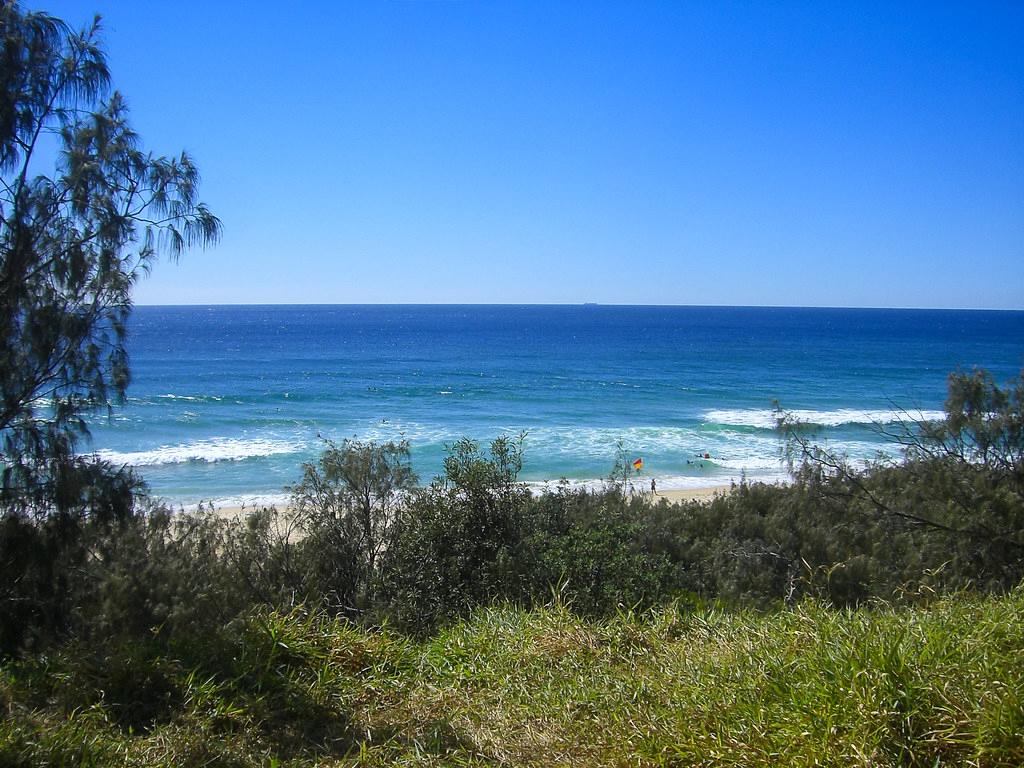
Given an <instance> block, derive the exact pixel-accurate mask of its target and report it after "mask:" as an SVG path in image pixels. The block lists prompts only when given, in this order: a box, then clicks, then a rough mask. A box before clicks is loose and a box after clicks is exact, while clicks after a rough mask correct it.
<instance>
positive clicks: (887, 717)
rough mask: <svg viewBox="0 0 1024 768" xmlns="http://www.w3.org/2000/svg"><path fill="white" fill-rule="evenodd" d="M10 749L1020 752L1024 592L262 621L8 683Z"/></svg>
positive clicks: (413, 753) (761, 758) (220, 759)
mask: <svg viewBox="0 0 1024 768" xmlns="http://www.w3.org/2000/svg"><path fill="white" fill-rule="evenodd" d="M0 707H2V708H3V711H4V713H5V716H4V719H3V720H2V722H0V765H11V766H20V765H25V766H28V765H165V766H172V765H224V766H235V765H237V766H256V765H261V766H265V765H276V766H305V765H339V766H341V765H345V766H347V765H366V766H374V765H385V764H386V765H538V766H540V765H544V766H548V765H581V766H583V765H586V766H592V765H609V766H620V765H622V766H648V765H650V766H659V765H664V766H697V765H726V766H728V765H736V766H740V765H742V766H762V765H763V766H768V765H772V766H777V765H783V766H812V765H813V766H817V765H835V766H858V765H863V766H887V765H892V766H927V768H934V767H935V766H946V765H949V766H953V765H956V766H1020V765H1024V588H1019V589H1017V590H1016V591H1014V592H1012V593H1011V594H1009V595H1006V596H1002V597H986V598H975V597H967V596H960V597H955V598H948V599H945V600H942V601H938V602H936V603H934V604H932V605H931V606H929V607H927V608H901V609H896V608H891V607H888V606H884V605H878V606H873V607H870V608H865V609H860V610H856V611H837V610H833V609H830V608H828V607H826V606H823V605H820V604H816V603H804V604H802V605H800V606H798V607H796V608H793V609H786V610H780V611H778V612H775V613H771V614H756V613H751V612H742V611H736V612H723V611H719V610H706V611H698V612H692V611H690V610H689V609H682V608H678V607H668V608H663V609H660V610H658V611H654V612H651V613H649V614H645V615H643V616H634V615H629V614H623V615H620V616H618V617H617V618H614V619H612V620H609V621H605V622H588V621H583V620H581V619H579V618H577V617H575V616H574V615H573V614H572V613H571V612H570V611H568V610H567V609H566V608H565V607H564V606H559V605H555V606H552V607H550V608H547V609H545V610H539V611H523V610H519V609H515V608H511V607H502V608H491V609H487V610H483V611H481V612H479V613H477V614H476V615H475V616H474V617H473V618H472V619H471V620H469V621H467V622H464V623H460V624H457V625H455V626H453V627H451V628H449V629H447V630H445V631H443V632H441V633H439V634H438V635H436V636H435V637H433V638H432V639H430V640H427V641H424V642H421V643H415V642H412V641H409V640H407V639H405V638H403V637H401V636H399V635H396V634H393V633H391V632H389V631H387V630H372V631H371V630H363V629H359V628H356V627H353V626H351V625H349V624H346V623H344V622H340V621H335V620H332V619H329V618H327V617H324V616H322V615H316V614H314V615H310V614H307V613H304V612H302V611H298V610H297V611H295V612H293V613H291V614H288V615H280V614H275V613H262V612H261V613H256V614H254V615H252V616H250V617H249V618H248V619H247V620H246V621H245V622H244V623H243V624H241V625H239V626H236V627H231V628H229V631H225V632H224V633H223V634H221V635H219V636H217V637H211V638H204V639H202V642H192V643H191V644H190V645H189V646H184V645H177V646H175V645H172V646H170V647H169V648H168V647H167V646H162V645H157V644H156V643H153V644H152V645H151V646H150V645H149V644H142V645H137V644H124V645H118V644H116V643H115V644H112V645H108V646H106V647H104V648H84V647H76V646H69V647H68V648H66V649H64V650H63V651H62V652H61V653H58V654H55V655H51V656H49V657H45V658H44V657H40V658H35V659H32V660H29V661H25V662H20V663H14V664H9V665H7V666H6V667H4V668H3V669H2V676H0Z"/></svg>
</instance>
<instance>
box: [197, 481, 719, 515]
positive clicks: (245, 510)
mask: <svg viewBox="0 0 1024 768" xmlns="http://www.w3.org/2000/svg"><path fill="white" fill-rule="evenodd" d="M731 487H732V486H730V485H713V486H708V487H706V488H682V489H669V490H664V491H660V490H659V491H658V492H657V493H656V494H654V496H653V497H652V498H653V500H654V501H658V500H659V499H667V500H668V501H669V502H673V503H674V502H677V501H711V500H712V499H714V498H715V497H716V496H724V495H726V494H727V493H729V490H730V488H731ZM258 508H259V505H253V506H245V507H237V506H225V507H221V506H215V507H214V512H215V514H216V515H217V516H218V517H241V516H243V515H246V514H249V513H250V512H252V511H253V510H254V509H258Z"/></svg>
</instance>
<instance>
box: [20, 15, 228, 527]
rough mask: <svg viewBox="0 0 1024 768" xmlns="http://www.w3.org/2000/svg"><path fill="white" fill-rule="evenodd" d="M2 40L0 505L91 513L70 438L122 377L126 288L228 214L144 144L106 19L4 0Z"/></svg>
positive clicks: (193, 174)
mask: <svg viewBox="0 0 1024 768" xmlns="http://www.w3.org/2000/svg"><path fill="white" fill-rule="evenodd" d="M0 45H2V49H0V61H2V63H3V66H2V67H0V73H2V74H0V440H2V442H0V469H2V485H0V502H2V503H3V505H4V510H5V511H6V512H7V513H17V514H22V515H35V516H40V515H42V516H46V515H51V514H55V513H61V512H66V511H69V510H72V509H76V508H81V507H83V506H88V504H86V503H83V495H84V494H87V493H88V491H87V487H88V486H89V485H90V484H95V482H96V477H95V473H94V472H89V471H87V470H83V469H82V464H83V461H82V460H81V459H80V458H77V457H76V446H77V444H78V442H79V441H80V439H81V438H82V437H83V436H85V435H87V434H88V427H87V417H88V416H89V415H91V414H93V413H95V412H97V411H102V410H103V409H105V408H109V406H110V404H111V403H112V402H116V401H117V400H118V399H120V398H122V397H123V396H124V393H125V389H126V387H127V385H128V381H129V366H128V355H127V352H126V349H125V334H126V322H127V319H128V315H129V312H130V310H131V289H132V287H133V286H134V284H135V282H136V281H137V280H138V278H139V277H140V276H141V275H142V274H144V273H145V272H146V271H147V270H148V269H149V268H150V267H151V266H152V264H153V262H154V260H155V259H156V258H157V256H158V255H159V254H161V253H164V254H166V255H168V256H170V257H171V258H177V257H178V256H179V255H180V254H181V253H182V252H183V250H184V249H185V248H187V247H189V246H192V245H205V244H208V243H212V242H214V241H216V240H217V238H218V237H219V234H220V222H219V220H218V219H217V218H216V216H214V215H213V214H212V213H211V212H210V211H209V209H208V208H207V207H206V206H205V205H204V204H203V203H201V202H199V201H198V199H197V194H198V186H199V171H198V169H197V167H196V165H195V164H194V163H193V161H192V159H191V158H190V157H189V156H188V155H187V154H185V153H182V154H180V155H178V156H176V157H159V156H155V155H153V154H151V153H148V152H146V151H144V150H143V149H142V148H141V141H140V139H139V136H138V135H137V134H136V133H135V132H134V130H133V129H132V128H131V125H130V124H129V122H128V109H127V106H126V103H125V99H124V97H123V96H122V95H121V94H120V93H118V92H117V91H111V89H110V73H109V71H108V69H107V63H106V57H105V55H104V52H103V48H102V41H101V27H100V20H99V17H96V19H95V20H94V21H93V23H92V24H91V25H89V26H88V27H86V28H84V29H82V30H80V31H74V30H72V29H71V28H70V27H69V26H68V25H67V24H65V23H64V22H63V21H61V20H59V19H56V18H54V17H52V16H49V15H47V14H45V13H37V12H31V11H26V10H23V9H22V8H21V6H20V5H19V4H18V3H17V2H11V1H10V0H3V2H2V3H0ZM86 501H87V500H86Z"/></svg>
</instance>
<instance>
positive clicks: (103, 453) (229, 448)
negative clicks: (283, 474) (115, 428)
mask: <svg viewBox="0 0 1024 768" xmlns="http://www.w3.org/2000/svg"><path fill="white" fill-rule="evenodd" d="M303 447H304V446H303V445H302V444H300V443H295V442H289V441H286V440H275V439H269V438H257V439H253V440H245V439H239V438H228V437H224V438H213V439H210V440H197V441H195V442H192V443H184V444H180V445H162V446H160V447H159V448H154V449H152V450H149V451H111V450H100V451H97V452H96V455H97V456H99V457H100V458H101V459H104V460H105V461H109V462H111V463H113V464H129V465H131V466H133V467H151V466H156V465H159V464H187V463H190V462H195V463H211V464H212V463H215V462H220V461H244V460H245V459H255V458H260V457H263V456H277V455H281V454H288V453H298V452H299V451H301V450H302V449H303Z"/></svg>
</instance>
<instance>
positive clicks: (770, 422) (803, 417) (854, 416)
mask: <svg viewBox="0 0 1024 768" xmlns="http://www.w3.org/2000/svg"><path fill="white" fill-rule="evenodd" d="M786 414H787V415H789V416H791V417H793V418H795V419H797V420H798V421H801V422H804V423H806V424H816V425H818V426H822V427H839V426H843V425H845V424H865V425H868V424H895V423H898V422H911V421H936V420H939V419H942V418H943V417H944V416H945V414H944V413H943V412H942V411H927V410H925V411H921V410H907V411H902V410H895V409H889V410H862V409H858V408H838V409H836V410H834V411H815V410H801V409H797V410H792V411H786ZM778 415H779V414H778V413H777V412H776V411H774V410H768V409H760V408H741V409H725V410H712V411H707V412H706V413H705V414H704V421H705V423H708V424H722V425H724V426H730V427H757V428H760V429H774V428H775V424H776V418H777V417H778Z"/></svg>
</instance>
